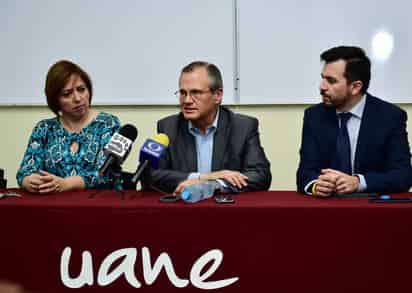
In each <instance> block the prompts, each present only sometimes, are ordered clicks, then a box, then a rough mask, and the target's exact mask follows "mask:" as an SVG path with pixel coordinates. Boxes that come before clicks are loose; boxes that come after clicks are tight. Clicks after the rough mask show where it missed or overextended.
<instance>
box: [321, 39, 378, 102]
mask: <svg viewBox="0 0 412 293" xmlns="http://www.w3.org/2000/svg"><path fill="white" fill-rule="evenodd" d="M320 59H321V60H322V61H325V62H326V63H331V62H335V61H338V60H344V61H346V66H345V72H344V76H345V78H346V79H347V80H348V82H354V81H356V80H360V81H362V84H363V86H362V90H361V92H362V94H364V93H366V91H367V90H368V88H369V82H370V79H371V61H370V60H369V58H368V56H366V54H365V51H364V50H362V49H361V48H359V47H354V46H338V47H333V48H331V49H328V50H326V51H324V52H323V53H322V54H321V55H320Z"/></svg>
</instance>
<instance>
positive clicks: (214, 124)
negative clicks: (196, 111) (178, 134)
mask: <svg viewBox="0 0 412 293" xmlns="http://www.w3.org/2000/svg"><path fill="white" fill-rule="evenodd" d="M219 114H220V108H217V113H216V117H215V120H214V121H213V123H212V125H210V126H209V127H208V128H207V130H206V134H209V133H210V131H212V130H214V129H216V128H217V122H218V121H219ZM187 126H188V128H189V131H190V132H194V133H200V131H199V129H197V128H196V127H195V126H194V125H193V124H192V121H190V120H189V121H188V123H187Z"/></svg>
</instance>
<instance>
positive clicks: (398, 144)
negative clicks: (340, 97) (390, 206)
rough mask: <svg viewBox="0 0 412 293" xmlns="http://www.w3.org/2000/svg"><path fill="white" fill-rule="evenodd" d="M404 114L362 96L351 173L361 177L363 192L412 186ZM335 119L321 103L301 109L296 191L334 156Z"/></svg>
mask: <svg viewBox="0 0 412 293" xmlns="http://www.w3.org/2000/svg"><path fill="white" fill-rule="evenodd" d="M406 120H407V114H406V112H405V111H404V110H402V109H400V108H399V107H397V106H395V105H393V104H390V103H388V102H385V101H383V100H381V99H378V98H376V97H373V96H371V95H369V94H367V95H366V103H365V109H364V112H363V116H362V121H361V126H360V129H359V136H358V143H357V147H356V154H355V161H354V173H355V174H362V175H364V176H365V180H366V184H367V190H366V192H380V193H382V192H402V191H408V190H409V188H410V186H411V184H412V169H411V154H410V149H409V143H408V135H407V132H406ZM338 127H339V124H338V118H337V115H336V110H335V108H333V107H327V106H325V105H324V104H323V103H321V104H317V105H314V106H311V107H309V108H308V109H306V110H305V115H304V119H303V131H302V144H301V149H300V163H299V168H298V171H297V187H298V191H301V192H304V188H305V186H306V185H307V184H308V183H309V182H310V181H312V180H315V179H317V177H318V176H319V175H320V171H321V169H324V168H330V167H331V161H332V158H333V156H334V154H335V149H336V138H337V134H338Z"/></svg>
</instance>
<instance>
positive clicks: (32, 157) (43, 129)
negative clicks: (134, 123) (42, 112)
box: [16, 112, 120, 189]
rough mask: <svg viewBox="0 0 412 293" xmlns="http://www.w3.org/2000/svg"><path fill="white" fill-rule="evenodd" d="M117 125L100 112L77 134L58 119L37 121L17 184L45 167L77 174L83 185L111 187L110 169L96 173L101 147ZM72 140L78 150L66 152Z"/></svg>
mask: <svg viewBox="0 0 412 293" xmlns="http://www.w3.org/2000/svg"><path fill="white" fill-rule="evenodd" d="M119 128H120V121H119V119H118V118H117V117H115V116H113V115H110V114H108V113H104V112H101V113H99V114H98V115H97V116H96V118H95V119H94V120H93V121H92V122H90V123H89V124H88V125H87V126H86V127H85V128H83V129H82V131H81V132H80V133H69V132H68V131H67V130H66V129H65V128H64V127H63V126H62V125H61V124H60V122H59V120H58V118H57V117H55V118H51V119H45V120H42V121H40V122H39V123H37V125H36V126H35V127H34V129H33V132H32V134H31V136H30V140H29V144H28V146H27V149H26V152H25V154H24V157H23V161H22V163H21V166H20V169H19V171H18V172H17V176H16V177H17V182H18V184H19V185H20V186H21V184H22V181H23V178H24V177H26V176H28V175H31V174H32V173H38V172H39V171H40V170H45V171H47V172H49V173H52V174H54V175H56V176H59V177H62V178H65V177H69V176H81V177H82V178H83V180H84V183H85V185H86V186H85V188H105V189H109V188H114V187H115V184H116V185H117V183H118V182H117V181H118V180H120V179H119V178H116V177H117V176H115V175H114V174H113V173H112V172H107V174H106V175H105V176H103V177H101V176H99V174H98V173H99V168H100V167H101V166H102V165H103V163H104V161H105V160H106V156H105V155H104V149H103V148H104V146H105V145H106V144H107V143H108V141H109V140H110V138H111V137H112V135H113V134H114V133H115V132H117V131H118V130H119ZM73 142H77V143H78V144H79V148H78V151H77V152H76V153H74V154H72V153H71V151H70V145H71V144H72V143H73ZM115 181H116V182H115Z"/></svg>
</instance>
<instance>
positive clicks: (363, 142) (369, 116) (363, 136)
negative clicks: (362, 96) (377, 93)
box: [354, 95, 374, 173]
mask: <svg viewBox="0 0 412 293" xmlns="http://www.w3.org/2000/svg"><path fill="white" fill-rule="evenodd" d="M373 117H374V116H373V105H372V104H371V99H370V98H369V95H367V96H366V102H365V109H364V110H363V114H362V121H361V125H360V129H359V134H358V142H357V145H356V153H355V168H354V172H355V173H358V172H359V167H360V166H361V159H362V158H363V157H367V146H368V137H369V136H368V130H370V129H373V125H374V121H373Z"/></svg>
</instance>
